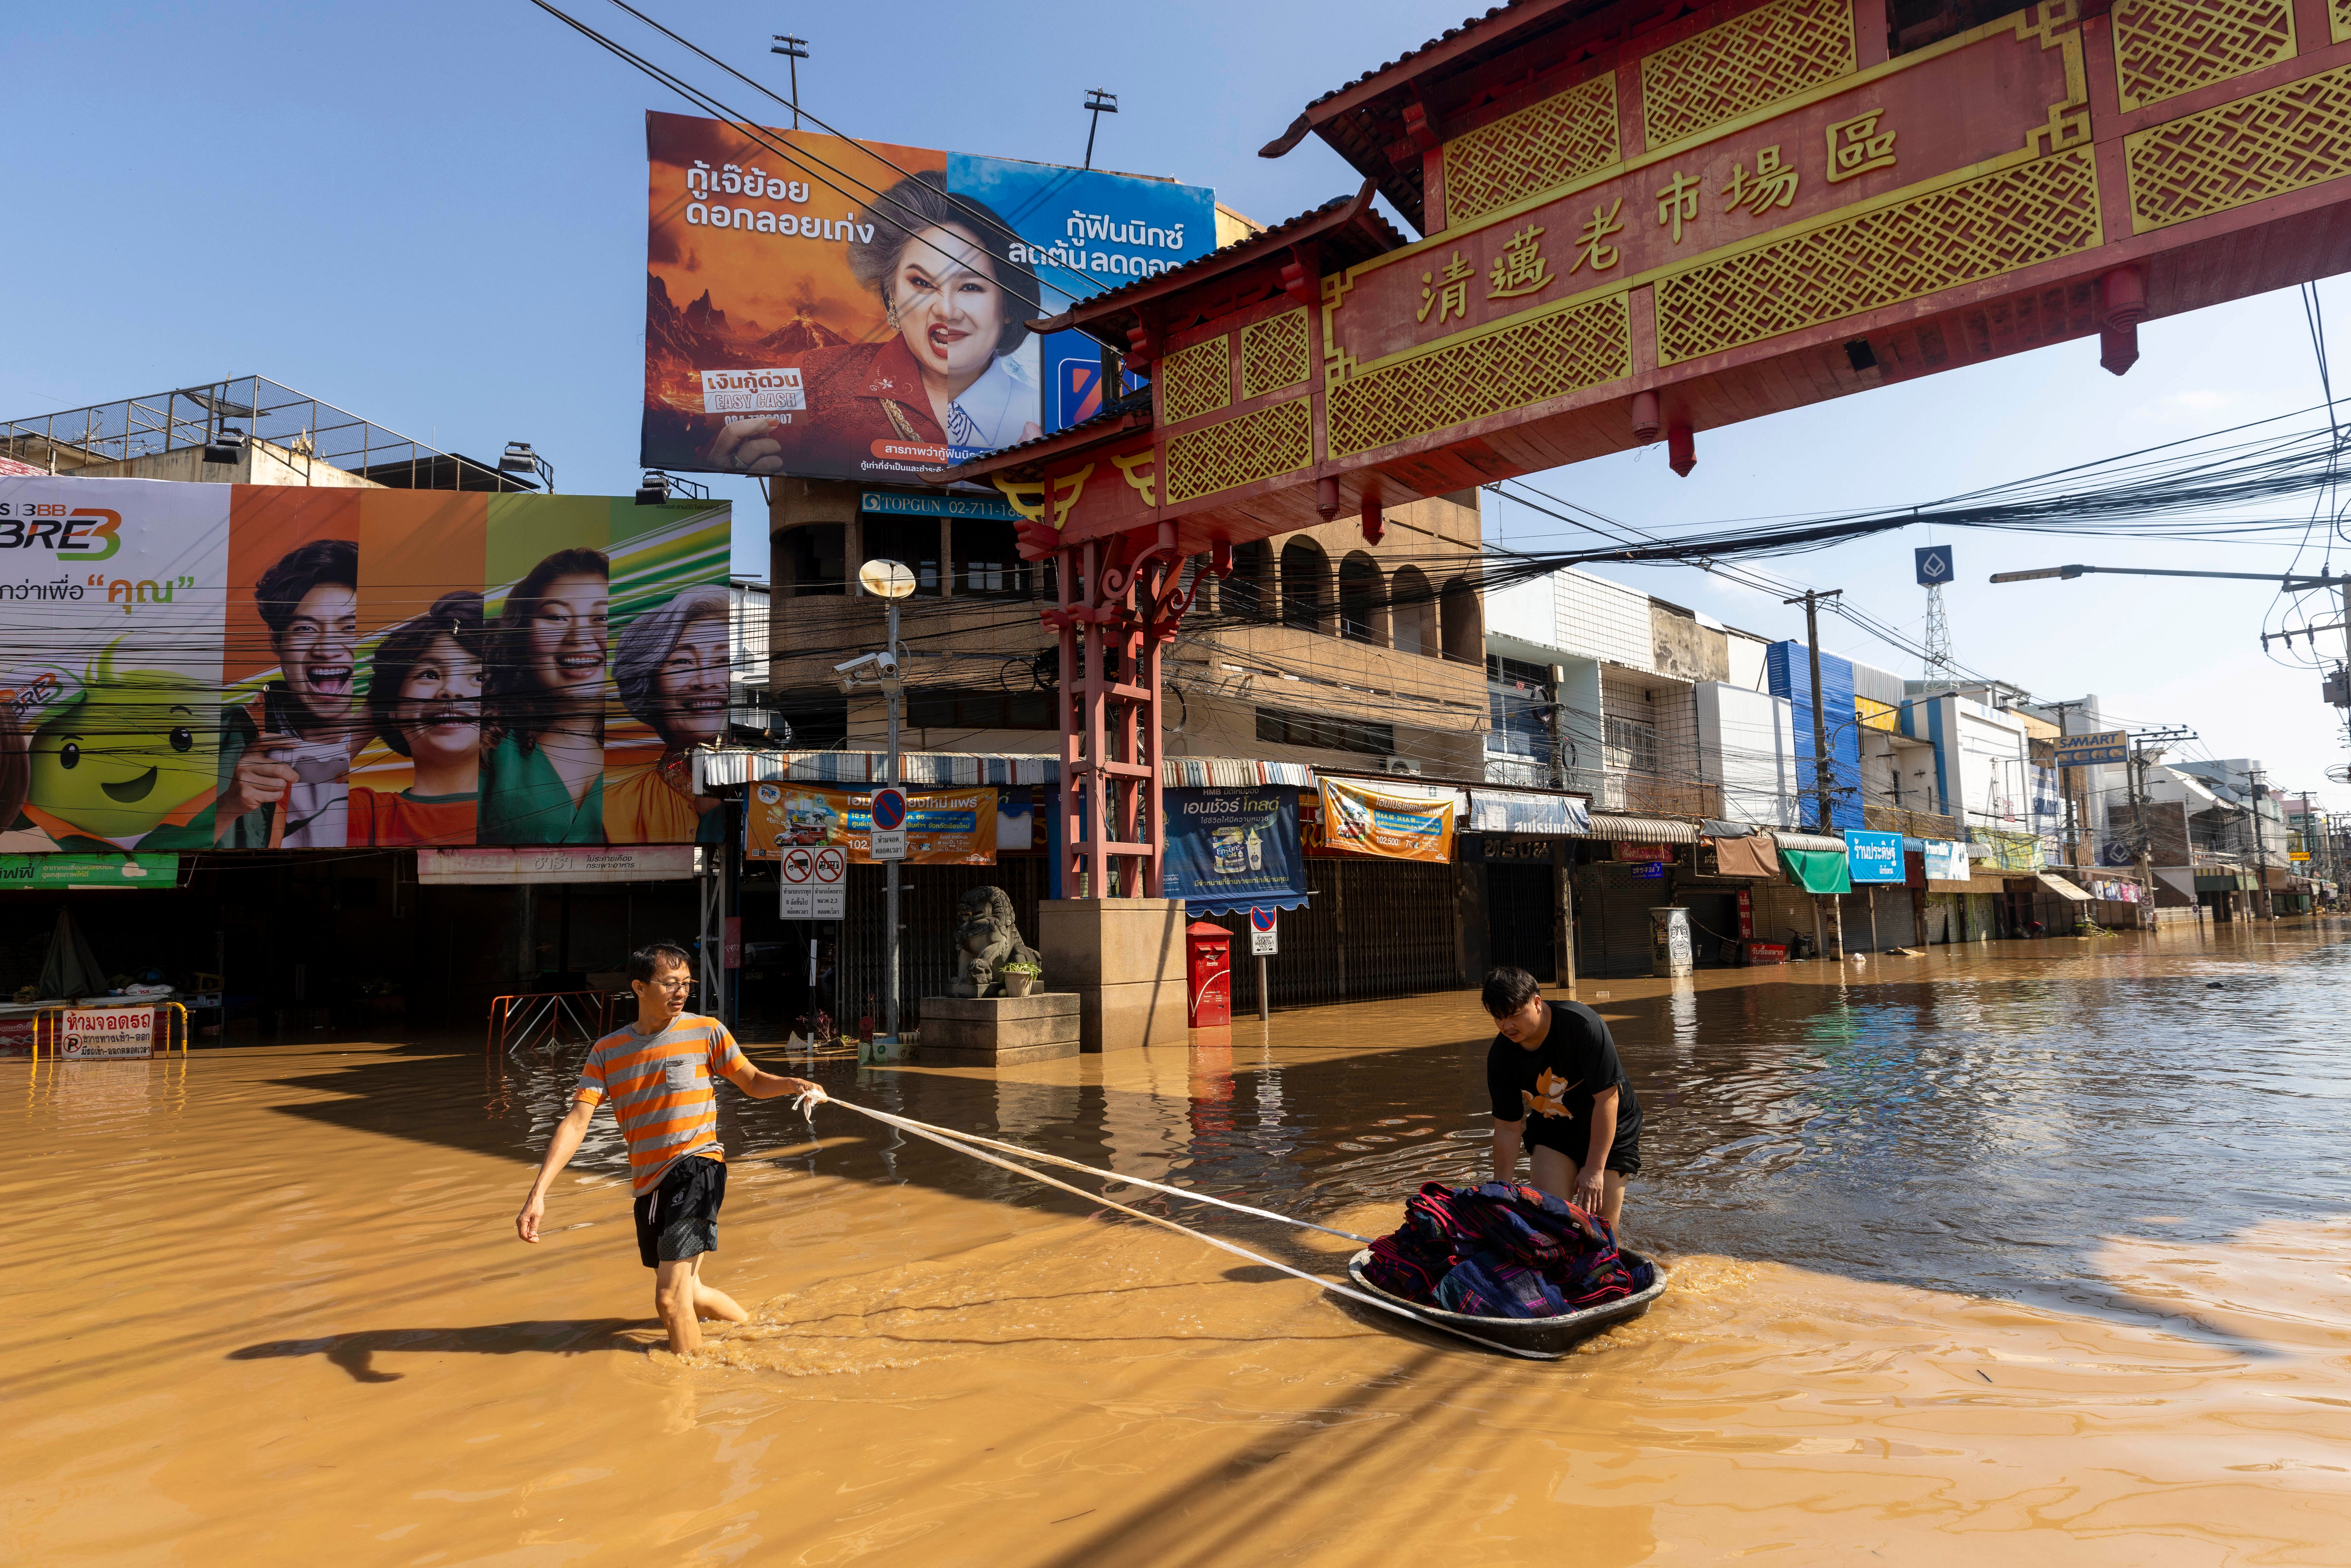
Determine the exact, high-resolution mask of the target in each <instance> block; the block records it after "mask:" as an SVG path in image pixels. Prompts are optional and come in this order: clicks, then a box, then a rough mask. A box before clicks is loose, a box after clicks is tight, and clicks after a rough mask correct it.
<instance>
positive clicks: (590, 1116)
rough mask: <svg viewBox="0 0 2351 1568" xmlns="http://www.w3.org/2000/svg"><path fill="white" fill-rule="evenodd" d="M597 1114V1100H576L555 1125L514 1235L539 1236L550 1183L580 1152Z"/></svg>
mask: <svg viewBox="0 0 2351 1568" xmlns="http://www.w3.org/2000/svg"><path fill="white" fill-rule="evenodd" d="M595 1116H596V1102H594V1101H593V1100H574V1101H573V1102H571V1109H570V1111H569V1113H566V1114H565V1116H564V1118H563V1120H561V1121H560V1122H558V1123H557V1124H555V1132H554V1134H553V1135H552V1136H550V1137H549V1139H548V1140H547V1157H546V1158H545V1159H543V1160H541V1161H539V1162H538V1180H537V1181H534V1182H532V1183H531V1184H530V1196H529V1197H527V1198H525V1199H524V1200H523V1205H522V1212H521V1213H519V1214H517V1215H516V1216H515V1234H516V1235H517V1236H519V1237H521V1238H522V1239H524V1240H525V1241H537V1240H538V1222H539V1221H540V1220H541V1219H542V1218H546V1215H547V1186H548V1184H549V1182H551V1181H553V1180H554V1179H555V1173H556V1172H558V1171H559V1170H561V1169H562V1168H563V1167H564V1166H568V1165H569V1164H570V1163H571V1156H572V1155H576V1154H578V1153H579V1152H580V1140H581V1139H582V1138H585V1137H586V1136H587V1135H588V1124H589V1123H590V1122H591V1121H593V1120H594V1119H595Z"/></svg>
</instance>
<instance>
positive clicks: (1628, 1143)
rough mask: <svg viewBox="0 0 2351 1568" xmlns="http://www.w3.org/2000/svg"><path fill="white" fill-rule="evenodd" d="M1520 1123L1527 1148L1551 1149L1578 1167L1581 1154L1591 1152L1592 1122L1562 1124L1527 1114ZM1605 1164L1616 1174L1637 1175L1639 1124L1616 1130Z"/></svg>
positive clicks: (1639, 1156)
mask: <svg viewBox="0 0 2351 1568" xmlns="http://www.w3.org/2000/svg"><path fill="white" fill-rule="evenodd" d="M1520 1126H1521V1127H1523V1128H1525V1129H1526V1132H1525V1134H1524V1136H1525V1138H1526V1142H1527V1146H1528V1147H1529V1148H1545V1149H1551V1150H1553V1151H1555V1152H1556V1153H1559V1154H1562V1155H1566V1156H1567V1157H1568V1158H1569V1159H1571V1160H1573V1161H1574V1162H1575V1163H1576V1165H1577V1166H1579V1167H1580V1166H1582V1165H1583V1157H1584V1155H1588V1154H1590V1153H1591V1152H1592V1124H1591V1123H1589V1122H1584V1123H1580V1124H1579V1123H1575V1122H1567V1123H1561V1122H1560V1121H1559V1120H1558V1119H1557V1118H1556V1117H1545V1116H1530V1117H1528V1118H1527V1119H1526V1120H1525V1121H1524V1122H1521V1123H1520ZM1554 1129H1556V1130H1554ZM1607 1166H1608V1168H1609V1169H1610V1170H1612V1171H1614V1172H1616V1173H1617V1174H1618V1175H1619V1176H1637V1175H1639V1174H1640V1170H1641V1124H1640V1123H1638V1122H1635V1123H1634V1124H1632V1125H1631V1126H1629V1127H1625V1126H1619V1127H1618V1128H1617V1129H1616V1141H1615V1142H1614V1144H1611V1145H1609V1146H1608V1159H1607Z"/></svg>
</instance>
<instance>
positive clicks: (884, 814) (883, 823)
mask: <svg viewBox="0 0 2351 1568" xmlns="http://www.w3.org/2000/svg"><path fill="white" fill-rule="evenodd" d="M872 844H873V858H874V859H875V860H877V861H902V860H904V859H905V858H906V792H905V791H904V789H899V788H898V787H897V786H896V785H894V784H885V785H883V787H882V788H881V789H876V790H874V791H873V838H872Z"/></svg>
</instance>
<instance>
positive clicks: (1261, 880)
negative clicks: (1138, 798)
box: [1161, 785, 1306, 919]
mask: <svg viewBox="0 0 2351 1568" xmlns="http://www.w3.org/2000/svg"><path fill="white" fill-rule="evenodd" d="M1165 801H1166V808H1165V820H1166V823H1167V855H1166V859H1165V861H1164V862H1162V871H1163V874H1162V881H1161V888H1162V895H1163V896H1165V897H1167V898H1180V899H1182V900H1183V901H1184V908H1185V912H1186V915H1189V916H1190V917H1192V918H1195V919H1196V918H1198V917H1199V916H1201V915H1224V914H1228V913H1229V912H1230V911H1233V910H1236V909H1249V908H1253V907H1255V908H1267V909H1297V908H1300V907H1301V906H1302V905H1303V904H1305V903H1306V857H1305V856H1304V855H1303V854H1302V853H1301V852H1300V849H1299V839H1298V791H1297V790H1296V789H1284V788H1280V787H1277V786H1272V785H1252V786H1249V787H1248V788H1246V789H1169V790H1167V791H1165Z"/></svg>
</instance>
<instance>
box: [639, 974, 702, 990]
mask: <svg viewBox="0 0 2351 1568" xmlns="http://www.w3.org/2000/svg"><path fill="white" fill-rule="evenodd" d="M644 983H645V984H646V985H648V986H653V987H655V988H658V989H661V990H664V991H690V990H692V989H694V981H693V980H692V979H691V978H690V977H689V978H686V979H682V980H647V981H645V982H644Z"/></svg>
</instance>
